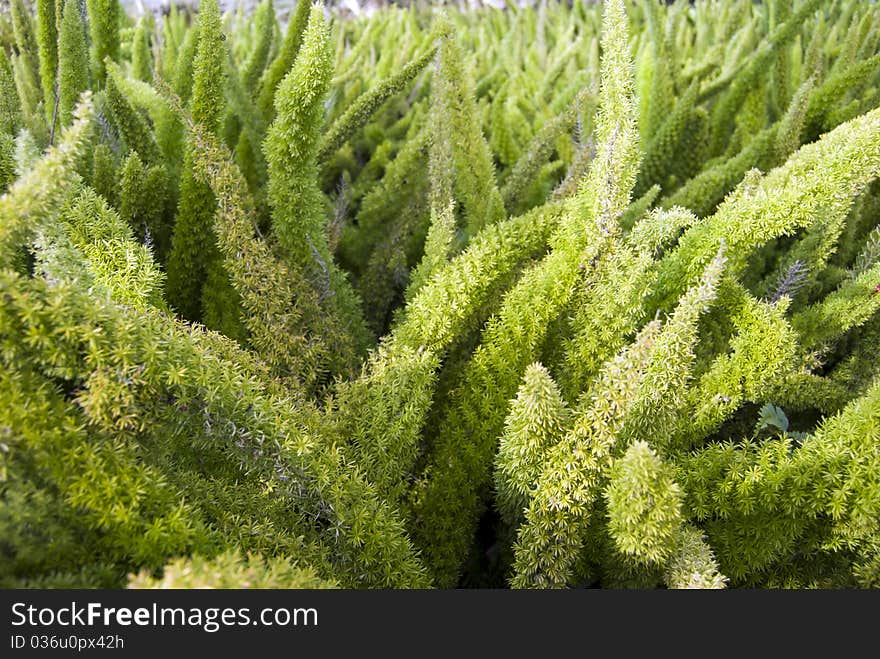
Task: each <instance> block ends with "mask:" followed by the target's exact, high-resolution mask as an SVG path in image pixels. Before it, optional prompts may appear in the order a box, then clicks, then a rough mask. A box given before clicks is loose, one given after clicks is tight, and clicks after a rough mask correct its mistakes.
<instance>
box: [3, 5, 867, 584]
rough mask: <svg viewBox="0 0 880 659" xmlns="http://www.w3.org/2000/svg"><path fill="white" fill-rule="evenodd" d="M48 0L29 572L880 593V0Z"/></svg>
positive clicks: (17, 367) (12, 565) (49, 580)
mask: <svg viewBox="0 0 880 659" xmlns="http://www.w3.org/2000/svg"><path fill="white" fill-rule="evenodd" d="M38 4H39V6H37V7H36V10H35V9H34V3H29V2H27V1H25V0H13V1H12V2H11V3H9V7H10V10H11V11H10V12H9V13H8V14H7V13H5V12H4V11H3V10H2V9H0V298H2V300H0V362H2V363H0V390H2V391H3V394H4V395H3V397H2V398H3V405H2V406H0V417H2V418H0V538H2V542H0V584H2V585H4V586H9V587H67V588H71V587H104V588H107V587H123V586H126V585H129V586H132V587H134V586H143V587H168V586H179V587H227V586H253V587H323V586H328V585H329V586H334V587H386V588H387V587H394V588H396V587H427V586H440V587H452V586H465V587H467V586H478V587H507V586H513V587H528V588H533V587H570V586H580V585H585V584H586V585H592V586H599V587H608V588H656V587H664V586H665V587H667V588H724V587H728V586H729V587H749V588H755V587H772V588H777V587H794V588H803V587H810V588H817V587H819V588H823V587H824V588H855V587H862V588H875V587H877V585H878V584H880V567H878V566H880V559H878V557H880V530H878V525H877V523H876V520H877V518H878V514H877V510H878V501H880V498H878V491H880V490H878V480H877V473H878V472H880V465H878V464H877V459H876V458H877V451H876V446H877V442H878V441H880V438H878V436H877V428H878V377H880V366H878V363H877V359H876V354H877V353H878V350H880V248H878V243H880V238H878V235H880V234H878V231H880V229H878V217H880V181H878V178H880V115H878V112H880V109H878V104H880V93H878V91H877V90H878V87H880V78H878V74H880V60H878V57H880V55H878V48H880V13H878V9H877V6H876V5H875V4H874V3H864V2H858V0H836V1H835V2H833V3H831V2H826V3H823V2H821V1H820V0H772V2H767V3H757V4H753V3H746V2H737V1H735V0H698V1H697V2H694V3H685V2H678V3H671V4H668V5H667V3H661V2H657V1H656V0H641V1H640V2H636V3H633V2H623V0H612V1H608V2H604V3H575V4H574V5H571V6H569V5H568V4H566V3H549V2H547V3H545V2H542V3H538V5H537V7H535V8H534V9H532V8H528V7H519V8H514V7H513V6H512V5H511V6H510V7H507V8H505V9H503V10H499V9H493V8H468V9H463V8H461V7H456V6H452V5H449V6H447V7H445V8H444V10H443V11H442V12H439V11H433V10H431V11H426V9H425V8H424V7H422V6H418V4H416V5H414V6H412V7H409V8H407V9H401V8H397V7H386V8H381V9H377V10H376V11H375V12H372V13H370V14H369V15H364V16H361V17H359V18H356V19H350V18H347V17H345V16H343V15H342V14H339V13H337V10H335V9H334V8H332V7H329V8H322V7H320V6H317V5H316V6H312V5H310V4H309V3H305V2H300V3H298V4H297V6H296V7H295V8H294V10H293V11H292V12H291V13H289V14H279V16H280V17H281V18H282V20H287V21H288V22H287V27H286V28H285V29H286V33H285V34H282V30H281V25H280V24H279V22H278V21H277V20H276V18H275V15H274V12H275V10H276V9H277V8H276V7H275V5H276V4H280V3H274V2H273V0H263V2H261V3H259V4H258V5H257V3H250V5H249V7H251V8H252V9H255V11H254V12H253V13H251V12H250V11H249V9H248V8H246V7H245V3H239V5H238V6H237V7H236V9H235V10H234V11H231V12H229V13H227V14H226V15H225V16H224V17H223V18H221V16H220V13H219V10H218V6H217V4H216V2H215V1H214V0H204V1H203V2H201V3H199V4H200V5H201V6H200V8H199V10H198V11H195V10H193V9H190V8H188V7H187V8H184V7H177V6H172V8H171V10H170V12H169V13H168V14H167V15H165V16H163V17H162V18H159V17H158V16H156V17H132V18H131V20H129V19H128V18H127V17H124V16H123V15H122V13H121V9H120V5H119V4H118V3H117V1H116V0H66V2H50V0H45V1H44V0H40V3H38ZM84 7H87V9H88V12H87V13H88V16H87V19H86V16H85V13H84V12H85V9H84ZM77 8H79V11H74V10H75V9H77ZM50 14H51V15H52V16H54V19H52V20H50V19H49V17H50ZM7 17H8V18H7ZM84 19H86V20H84ZM84 23H85V25H87V26H88V27H87V28H84V27H83V24H84ZM53 30H54V34H55V37H54V38H50V37H51V34H52V31H53ZM47 35H49V36H47ZM86 44H90V47H91V49H92V50H91V67H89V66H88V63H87V62H86V59H87V56H86V51H85V48H86V47H87V46H86ZM53 49H54V51H53ZM53 52H54V54H53ZM432 62H433V63H434V64H433V66H428V65H429V64H431V63H432ZM90 69H91V70H90ZM44 70H45V71H47V72H48V74H47V75H46V76H44V75H42V73H43V71H44ZM56 98H57V110H56ZM80 98H82V99H83V100H84V101H85V102H84V104H83V105H81V106H79V107H77V105H76V104H77V102H78V101H79V99H80ZM355 291H356V293H355ZM367 328H369V329H367Z"/></svg>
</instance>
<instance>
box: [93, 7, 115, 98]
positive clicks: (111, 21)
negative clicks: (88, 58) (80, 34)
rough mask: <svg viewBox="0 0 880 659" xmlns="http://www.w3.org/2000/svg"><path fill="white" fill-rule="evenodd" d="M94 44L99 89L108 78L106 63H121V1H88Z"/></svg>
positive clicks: (95, 78) (96, 82)
mask: <svg viewBox="0 0 880 659" xmlns="http://www.w3.org/2000/svg"><path fill="white" fill-rule="evenodd" d="M86 7H87V8H88V13H89V30H90V33H91V37H92V39H91V43H92V75H93V76H94V80H95V84H96V85H97V87H98V88H100V87H103V85H104V79H105V78H106V76H107V72H106V69H105V62H106V60H107V59H108V58H109V59H110V60H111V61H113V62H118V61H119V29H120V27H122V26H121V24H120V22H121V16H122V8H121V7H120V5H119V0H86Z"/></svg>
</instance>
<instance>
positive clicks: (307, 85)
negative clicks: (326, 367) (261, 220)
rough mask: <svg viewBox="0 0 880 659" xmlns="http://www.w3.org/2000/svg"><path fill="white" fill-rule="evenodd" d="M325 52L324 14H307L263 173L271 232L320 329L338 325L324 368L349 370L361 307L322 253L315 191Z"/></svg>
mask: <svg viewBox="0 0 880 659" xmlns="http://www.w3.org/2000/svg"><path fill="white" fill-rule="evenodd" d="M331 67H332V61H331V51H330V42H329V35H328V32H327V25H326V22H325V19H324V14H323V11H322V10H321V9H320V8H318V7H314V8H313V9H312V12H311V15H310V18H309V23H308V28H307V29H306V32H305V35H304V36H303V43H302V48H301V50H300V51H299V55H298V56H297V58H296V63H295V64H294V66H293V69H291V71H290V73H289V74H288V75H287V76H286V77H285V78H284V80H283V81H282V82H281V84H280V85H279V87H278V92H277V94H276V101H275V115H276V118H275V121H273V122H272V125H271V126H270V127H269V130H268V133H267V135H266V140H265V143H264V147H263V148H264V152H265V154H266V162H267V163H268V168H269V203H270V205H271V206H272V229H273V232H274V234H275V236H277V238H278V242H279V245H280V247H281V249H282V250H283V255H284V258H285V259H286V260H287V262H288V263H289V264H290V265H291V266H292V267H295V268H299V269H301V270H302V271H303V273H304V274H305V277H306V280H307V282H308V284H309V285H310V286H311V288H312V289H313V290H314V291H317V293H318V296H319V299H320V300H321V303H322V306H324V307H326V309H327V310H326V311H323V312H322V315H323V316H324V319H325V322H327V323H329V324H331V325H332V324H335V323H339V324H340V326H341V328H343V332H341V333H340V336H343V337H350V342H348V345H346V344H345V343H342V344H338V345H337V346H336V347H335V350H334V353H335V354H333V355H331V360H332V361H331V364H330V368H331V369H332V370H333V371H337V372H338V371H340V370H343V369H346V368H349V367H350V365H351V364H352V361H353V359H354V358H355V357H356V355H358V354H360V353H361V352H362V351H363V349H364V347H365V346H366V341H367V335H366V327H365V325H364V321H363V312H362V311H361V309H360V301H359V300H358V299H357V297H356V295H355V293H354V290H353V289H352V288H351V285H350V283H349V282H348V280H347V279H346V277H345V274H344V273H343V272H342V271H341V270H339V268H338V267H337V266H336V264H335V262H334V260H333V257H332V255H331V253H330V248H329V242H328V241H329V236H328V231H327V220H326V217H325V215H324V208H323V206H324V204H323V195H322V192H321V189H320V187H319V185H318V175H319V170H318V162H317V149H318V141H319V138H320V131H321V124H322V118H323V111H324V98H325V95H326V93H327V89H328V85H329V82H330V75H331Z"/></svg>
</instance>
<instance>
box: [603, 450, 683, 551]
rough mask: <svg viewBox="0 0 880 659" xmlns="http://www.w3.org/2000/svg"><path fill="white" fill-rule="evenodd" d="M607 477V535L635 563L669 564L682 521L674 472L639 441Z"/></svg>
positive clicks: (613, 467) (679, 492)
mask: <svg viewBox="0 0 880 659" xmlns="http://www.w3.org/2000/svg"><path fill="white" fill-rule="evenodd" d="M608 478H609V482H608V486H607V487H606V488H605V492H604V496H605V498H606V499H607V501H608V518H609V522H608V530H609V531H610V532H611V536H612V537H613V538H614V543H615V545H616V546H617V548H618V549H619V550H620V551H621V552H622V553H623V554H624V555H626V556H630V557H632V558H633V559H634V560H636V561H640V562H646V563H661V562H663V561H665V560H666V558H667V557H668V556H669V555H670V554H671V553H672V552H673V551H674V550H675V538H676V537H677V536H678V534H679V533H680V530H681V523H682V519H683V514H682V510H681V509H682V498H683V497H682V492H681V488H680V487H679V486H678V484H676V483H675V481H674V479H673V474H672V470H671V469H670V468H669V466H668V465H665V464H664V463H663V461H662V460H661V459H660V458H659V457H658V456H657V454H656V453H655V452H654V451H653V450H652V449H651V447H650V446H649V445H648V443H647V442H644V441H637V442H634V443H632V444H630V446H629V448H628V449H627V450H626V453H624V454H623V456H622V457H621V458H620V459H619V460H617V461H616V462H615V463H614V464H613V466H612V467H611V473H610V474H609V477H608Z"/></svg>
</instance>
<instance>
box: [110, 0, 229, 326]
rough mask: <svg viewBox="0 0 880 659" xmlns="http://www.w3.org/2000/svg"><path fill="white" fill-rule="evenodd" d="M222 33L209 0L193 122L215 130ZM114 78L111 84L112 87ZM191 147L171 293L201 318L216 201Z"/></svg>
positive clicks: (202, 23) (187, 312) (208, 291)
mask: <svg viewBox="0 0 880 659" xmlns="http://www.w3.org/2000/svg"><path fill="white" fill-rule="evenodd" d="M224 61H225V57H224V47H223V33H222V28H221V23H220V11H219V9H218V8H217V3H216V2H213V1H212V0H209V1H208V2H206V3H205V6H204V7H203V8H202V10H201V11H200V12H199V42H198V48H197V50H196V57H195V63H194V66H193V68H194V83H193V92H192V99H191V102H190V105H191V112H192V117H193V121H196V122H198V123H199V124H201V125H203V126H204V127H205V129H206V130H208V131H209V132H211V133H215V134H216V133H217V132H218V131H219V129H220V117H221V114H222V110H223V102H224V99H223V94H222V92H223V76H224ZM112 86H113V85H112V78H111V80H110V82H109V83H108V88H110V87H112ZM193 167H194V165H193V155H192V146H191V145H188V146H187V148H186V154H185V156H184V164H183V169H182V177H183V179H182V181H181V183H180V197H179V200H178V207H177V217H176V219H175V223H174V232H173V235H172V239H171V251H170V252H169V254H168V280H167V296H168V300H169V302H170V303H171V305H172V306H173V307H174V308H175V309H176V310H177V312H178V313H180V314H181V315H182V316H183V317H184V318H187V319H189V320H194V321H197V320H201V319H202V298H203V296H205V295H207V296H211V295H213V288H214V287H208V288H206V287H205V281H206V279H207V276H208V271H209V269H210V267H211V264H212V263H213V262H214V261H216V260H217V258H218V254H217V249H216V240H215V239H214V235H213V230H212V226H213V224H214V216H215V215H216V212H217V201H216V199H215V197H214V194H213V193H212V192H211V188H210V186H209V185H208V184H207V183H205V182H202V181H198V180H197V179H196V176H195V173H194V172H193Z"/></svg>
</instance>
